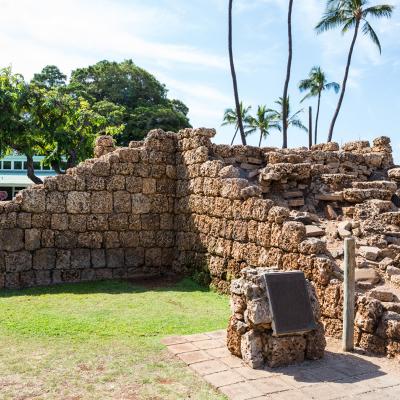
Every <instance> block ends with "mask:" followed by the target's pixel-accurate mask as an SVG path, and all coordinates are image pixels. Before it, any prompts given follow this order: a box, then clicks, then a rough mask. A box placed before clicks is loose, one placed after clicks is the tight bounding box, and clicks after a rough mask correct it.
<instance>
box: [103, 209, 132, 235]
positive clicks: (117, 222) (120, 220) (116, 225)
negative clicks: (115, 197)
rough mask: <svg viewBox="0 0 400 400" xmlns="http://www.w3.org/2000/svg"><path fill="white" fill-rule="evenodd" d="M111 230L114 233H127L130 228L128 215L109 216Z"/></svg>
mask: <svg viewBox="0 0 400 400" xmlns="http://www.w3.org/2000/svg"><path fill="white" fill-rule="evenodd" d="M108 226H109V229H111V230H114V231H126V230H128V228H129V220H128V214H125V213H118V214H110V215H109V216H108Z"/></svg>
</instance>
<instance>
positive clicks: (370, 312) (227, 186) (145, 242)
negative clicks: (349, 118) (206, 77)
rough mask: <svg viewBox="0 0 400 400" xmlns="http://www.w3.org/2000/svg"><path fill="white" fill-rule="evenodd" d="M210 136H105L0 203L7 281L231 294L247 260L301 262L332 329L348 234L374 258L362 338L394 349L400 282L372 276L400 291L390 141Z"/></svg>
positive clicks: (292, 265) (360, 312) (399, 333)
mask: <svg viewBox="0 0 400 400" xmlns="http://www.w3.org/2000/svg"><path fill="white" fill-rule="evenodd" d="M214 135H215V131H214V130H210V129H185V130H182V131H180V132H179V133H177V134H175V133H169V132H167V133H165V132H163V131H161V130H155V131H151V132H150V133H149V135H148V136H147V138H146V140H145V141H144V142H132V143H131V144H130V147H129V148H118V149H116V148H114V145H113V143H112V140H111V138H109V137H101V138H99V139H98V140H97V143H96V147H95V155H96V157H97V158H95V159H92V160H86V161H85V162H83V163H81V164H80V165H79V166H77V167H76V168H73V169H70V170H68V171H67V174H66V175H60V176H57V177H54V178H49V179H46V181H45V183H44V185H34V186H32V188H30V189H27V190H24V191H22V192H21V193H20V194H19V195H18V197H17V199H16V200H14V201H11V202H0V287H2V288H19V287H27V286H33V285H44V284H52V283H59V282H76V281H83V280H96V279H105V278H126V277H134V276H137V275H140V274H154V273H160V272H164V273H168V272H172V271H175V272H180V273H181V272H188V273H190V274H193V273H195V274H196V275H197V276H201V277H202V278H204V279H206V278H209V280H210V281H211V284H212V285H213V286H214V287H215V288H217V289H218V290H219V291H222V292H226V293H227V292H229V287H230V282H231V281H232V279H235V278H238V277H239V276H240V271H242V270H243V269H244V268H245V267H253V268H258V267H277V268H279V269H283V270H301V271H303V272H304V273H305V276H306V278H307V279H308V280H310V281H312V282H313V283H314V286H315V289H316V293H317V296H318V298H319V302H320V304H321V314H322V321H323V323H324V326H325V331H326V333H327V334H328V335H339V334H340V332H341V327H342V322H341V319H342V314H341V313H342V302H343V296H342V280H343V272H342V261H343V252H341V251H340V248H341V246H342V244H341V243H342V239H343V237H346V236H349V235H354V236H356V237H357V251H358V256H357V257H358V258H359V261H358V264H357V265H358V266H359V267H360V269H362V268H364V267H365V266H367V267H368V268H366V270H368V271H366V270H365V271H361V272H362V273H364V275H365V273H366V272H368V273H367V274H366V276H367V278H368V279H367V280H366V281H365V279H364V281H362V280H360V281H359V282H358V286H357V290H358V292H357V304H356V305H357V318H356V341H357V344H359V345H360V346H362V347H364V348H368V349H371V350H374V351H376V352H380V353H385V352H386V353H388V354H390V355H394V354H400V306H399V304H400V303H399V302H398V300H399V297H400V292H399V295H398V296H397V295H396V293H391V292H390V291H389V292H387V291H384V292H382V291H379V290H378V291H377V290H375V289H376V288H375V286H374V285H376V284H377V282H380V283H379V284H382V283H384V284H386V283H387V284H392V283H393V284H395V283H396V282H398V286H399V288H400V212H398V208H397V207H398V206H399V205H400V197H399V194H400V191H399V188H398V184H399V183H400V169H396V168H394V169H393V168H392V167H393V160H392V153H391V147H390V140H389V139H388V138H385V137H382V138H378V139H376V140H375V141H374V142H373V145H372V146H370V144H369V143H368V142H364V141H362V142H352V143H348V144H346V145H344V146H342V148H339V146H338V145H337V144H336V143H329V144H325V145H318V146H314V147H313V148H312V149H311V150H308V149H304V148H301V149H287V150H280V149H274V148H262V149H259V148H255V147H250V146H226V145H215V144H212V142H211V138H212V137H213V136H214ZM391 168H392V169H391ZM396 204H397V206H396ZM335 246H336V247H335ZM369 246H373V247H374V248H373V249H371V248H370V247H369ZM371 260H373V261H371Z"/></svg>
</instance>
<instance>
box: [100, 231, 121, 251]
mask: <svg viewBox="0 0 400 400" xmlns="http://www.w3.org/2000/svg"><path fill="white" fill-rule="evenodd" d="M104 247H105V248H106V249H114V248H117V247H120V241H119V233H118V232H115V231H107V232H104Z"/></svg>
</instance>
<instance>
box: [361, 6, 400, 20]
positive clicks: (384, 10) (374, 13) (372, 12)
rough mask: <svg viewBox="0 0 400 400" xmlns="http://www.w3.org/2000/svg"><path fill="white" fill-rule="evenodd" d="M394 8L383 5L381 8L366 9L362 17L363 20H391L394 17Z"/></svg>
mask: <svg viewBox="0 0 400 400" xmlns="http://www.w3.org/2000/svg"><path fill="white" fill-rule="evenodd" d="M393 10H394V6H391V5H388V4H382V5H380V6H373V7H368V8H366V9H365V10H364V11H363V13H362V15H363V18H366V17H369V16H371V17H374V18H382V17H383V18H390V17H391V16H392V13H393Z"/></svg>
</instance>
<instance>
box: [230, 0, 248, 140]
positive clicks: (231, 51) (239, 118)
mask: <svg viewBox="0 0 400 400" xmlns="http://www.w3.org/2000/svg"><path fill="white" fill-rule="evenodd" d="M232 4H233V0H229V35H228V47H229V63H230V66H231V75H232V83H233V93H234V95H235V105H236V114H237V119H238V126H239V130H240V137H241V138H242V143H243V145H244V146H246V136H245V134H244V129H243V121H242V113H241V110H240V101H239V92H238V87H237V79H236V71H235V64H234V62H233V48H232Z"/></svg>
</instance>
